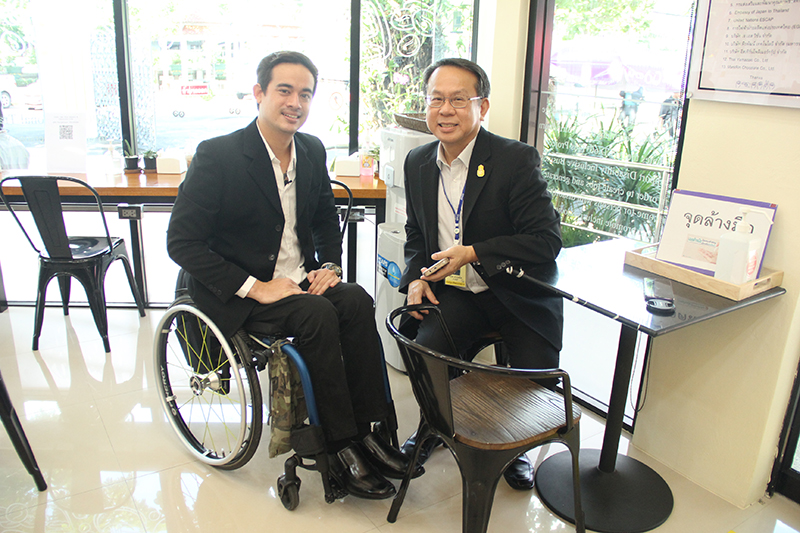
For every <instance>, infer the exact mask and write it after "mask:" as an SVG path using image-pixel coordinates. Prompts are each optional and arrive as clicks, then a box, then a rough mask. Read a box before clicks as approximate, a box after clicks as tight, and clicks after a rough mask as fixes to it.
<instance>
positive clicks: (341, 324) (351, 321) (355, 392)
mask: <svg viewBox="0 0 800 533" xmlns="http://www.w3.org/2000/svg"><path fill="white" fill-rule="evenodd" d="M304 283H305V286H304V285H303V284H301V287H303V288H304V289H305V288H307V282H304ZM245 329H247V330H248V331H251V332H258V333H263V334H267V335H275V334H280V335H284V336H287V337H294V338H295V339H294V344H295V345H296V346H297V350H298V351H299V352H300V354H301V355H302V356H303V360H304V361H305V363H306V365H307V366H308V371H309V374H310V377H311V384H312V386H313V387H314V395H315V396H316V403H317V409H318V411H319V415H320V419H321V423H322V428H323V431H324V433H325V437H326V439H327V440H328V442H332V441H338V440H343V439H347V438H351V437H354V436H356V434H357V433H358V429H357V425H358V426H362V427H363V425H365V424H369V423H370V422H374V421H377V420H382V419H384V418H386V416H387V414H388V402H387V397H386V387H385V384H384V372H385V368H384V367H383V365H384V362H383V357H382V352H381V347H380V339H379V337H378V331H377V329H376V326H375V311H374V307H373V301H372V297H371V296H370V295H369V294H368V293H367V292H366V291H364V289H363V288H362V287H361V286H359V285H357V284H355V283H339V284H338V285H336V286H335V287H331V288H329V289H328V290H327V291H325V293H324V294H323V295H322V296H316V295H311V294H298V295H294V296H289V297H287V298H284V299H282V300H279V301H277V302H275V303H272V304H267V305H261V304H259V305H257V306H256V307H255V308H254V309H253V312H252V313H251V314H250V318H249V319H248V321H247V323H246V324H245Z"/></svg>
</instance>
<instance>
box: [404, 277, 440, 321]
mask: <svg viewBox="0 0 800 533" xmlns="http://www.w3.org/2000/svg"><path fill="white" fill-rule="evenodd" d="M424 299H427V300H428V301H429V302H430V303H432V304H434V305H438V304H439V300H437V299H436V295H435V294H433V291H432V290H431V286H430V285H428V282H427V281H424V280H421V279H415V280H414V281H412V282H411V283H409V284H408V298H407V302H408V305H416V304H421V303H422V301H423V300H424ZM409 314H410V315H411V316H413V317H414V318H416V319H417V320H422V318H423V315H427V314H428V312H427V311H422V312H421V313H418V312H416V311H415V312H413V313H409Z"/></svg>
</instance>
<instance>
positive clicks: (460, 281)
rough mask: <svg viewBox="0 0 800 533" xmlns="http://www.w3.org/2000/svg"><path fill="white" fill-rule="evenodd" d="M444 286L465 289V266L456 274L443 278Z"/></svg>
mask: <svg viewBox="0 0 800 533" xmlns="http://www.w3.org/2000/svg"><path fill="white" fill-rule="evenodd" d="M444 284H445V285H450V286H452V287H466V286H467V265H464V266H462V267H461V268H460V269H459V270H458V272H453V273H452V274H450V275H449V276H447V277H446V278H444Z"/></svg>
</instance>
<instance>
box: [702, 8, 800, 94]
mask: <svg viewBox="0 0 800 533" xmlns="http://www.w3.org/2000/svg"><path fill="white" fill-rule="evenodd" d="M688 96H689V97H690V98H701V99H708V100H722V101H729V102H742V103H750V104H762V105H773V106H783V107H800V0H700V2H698V7H697V24H696V25H695V34H694V44H693V46H692V63H691V71H690V73H689V95H688Z"/></svg>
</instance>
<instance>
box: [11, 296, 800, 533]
mask: <svg viewBox="0 0 800 533" xmlns="http://www.w3.org/2000/svg"><path fill="white" fill-rule="evenodd" d="M161 314H162V311H159V310H150V311H149V312H148V315H147V317H146V318H141V319H140V318H139V317H138V315H137V314H136V312H135V311H134V310H120V309H116V310H110V311H109V322H110V326H109V328H110V334H111V347H112V350H113V351H112V353H111V354H105V353H103V345H102V342H101V341H100V337H99V335H98V334H97V331H96V329H95V326H94V323H93V321H92V318H91V315H90V313H89V311H88V309H85V308H77V309H74V310H73V311H71V314H70V317H69V318H64V317H63V316H62V315H61V312H60V310H58V309H55V308H51V309H48V310H47V313H46V316H45V328H44V334H43V336H42V338H41V342H40V350H39V351H37V352H33V351H31V349H30V343H31V331H32V326H33V310H32V309H31V308H20V307H14V308H11V309H10V310H8V311H6V312H4V313H2V314H0V369H1V370H2V373H3V378H4V379H5V381H6V384H7V386H8V389H9V392H10V394H11V398H12V401H13V402H14V404H15V406H16V410H17V413H18V414H19V416H20V418H21V420H22V423H23V425H24V427H25V431H26V432H27V435H28V438H29V440H30V442H31V445H32V446H33V449H34V452H35V454H36V458H37V460H38V462H39V465H40V466H41V468H42V470H43V472H44V476H45V478H46V480H47V482H48V484H49V488H48V490H47V491H45V492H42V493H39V492H37V491H36V489H35V487H34V484H33V480H32V479H31V477H30V476H29V475H28V474H27V472H26V471H25V469H24V468H23V466H22V463H21V462H20V461H19V459H18V458H17V456H16V454H15V453H14V450H13V448H12V446H11V443H10V441H9V440H8V438H7V436H6V434H5V433H4V432H0V531H2V532H4V533H17V532H26V533H27V532H49V531H59V532H71V531H76V532H93V531H104V532H105V531H108V532H148V533H152V532H162V531H169V532H182V531H209V532H215V533H216V532H229V531H237V532H251V531H297V532H318V531H319V532H325V533H338V532H342V533H360V532H381V533H388V532H393V533H395V532H396V533H400V532H406V531H407V532H415V533H416V532H422V531H436V532H437V533H450V532H452V533H456V532H459V531H461V494H460V493H461V487H460V481H459V476H458V471H457V467H456V464H455V462H454V460H453V459H452V457H451V456H450V454H449V453H447V452H444V451H437V453H435V454H434V455H433V457H432V458H431V460H430V461H429V462H428V464H427V465H426V468H427V474H426V475H425V476H424V477H422V478H420V479H418V480H416V481H415V482H414V483H413V484H412V485H411V489H410V491H409V494H408V497H407V499H406V503H405V505H404V506H403V509H402V511H401V513H400V517H399V519H398V521H397V522H396V523H395V524H389V523H387V522H386V513H387V512H388V509H389V505H390V502H389V501H378V502H375V501H366V500H358V499H356V498H352V497H348V498H345V499H343V500H340V501H337V502H335V503H333V504H331V505H328V504H325V503H324V499H323V497H322V486H321V483H320V480H319V476H318V475H317V474H315V473H311V472H305V471H301V477H302V479H303V485H302V489H301V491H300V500H301V501H300V506H299V507H298V509H297V510H295V511H293V512H290V511H287V510H285V509H284V508H283V506H282V505H281V503H280V500H279V499H278V498H277V497H276V491H275V484H276V483H275V482H276V479H277V477H278V475H279V474H280V473H281V472H282V468H283V460H282V459H280V458H279V459H272V460H270V459H269V458H268V457H267V453H266V445H262V446H261V448H260V450H259V452H258V453H257V454H256V456H255V457H254V458H253V460H252V461H251V462H250V463H249V464H247V465H246V466H245V467H243V468H241V469H240V470H236V471H232V472H226V471H221V470H215V469H213V468H211V467H208V466H206V465H204V464H202V463H199V462H197V461H195V460H194V459H193V458H192V456H190V455H189V454H188V452H185V451H184V450H183V449H182V445H181V444H180V442H179V441H178V439H177V437H176V436H175V435H174V434H173V432H172V429H171V427H170V426H169V424H168V422H167V421H166V420H165V418H164V416H163V415H162V411H161V407H160V405H159V403H158V398H157V395H156V392H155V389H154V387H153V376H152V374H153V365H152V363H151V353H152V339H153V328H154V325H155V324H156V322H157V320H158V318H159V317H160V316H161ZM390 376H391V381H392V390H393V392H394V397H395V402H396V407H397V411H398V416H399V419H400V436H401V438H404V437H406V436H407V435H408V434H409V433H410V432H411V431H412V430H413V428H414V426H415V425H416V422H417V415H418V410H417V407H416V405H415V403H414V399H413V397H412V395H411V392H410V389H409V387H408V384H407V382H406V378H405V377H404V376H402V375H401V374H399V373H397V372H394V371H391V370H390ZM581 429H582V438H583V441H584V443H585V447H587V448H597V447H599V445H600V442H601V440H602V430H603V425H602V421H598V420H597V419H596V418H594V417H592V416H589V415H585V416H584V419H583V421H582V428H581ZM621 449H622V451H623V453H629V454H630V455H632V456H636V457H637V458H638V459H640V460H642V461H644V462H645V463H647V464H648V465H650V466H651V467H652V468H654V469H655V470H656V471H657V472H659V473H660V474H661V475H662V476H663V477H664V478H665V479H666V480H667V482H668V483H669V485H670V487H671V489H672V491H673V493H674V496H675V508H674V511H673V513H672V515H671V516H670V517H669V519H668V520H667V521H666V523H665V524H663V525H662V526H661V527H659V528H658V529H656V530H655V531H657V532H658V533H694V532H698V533H716V532H719V533H728V532H731V531H734V532H735V533H797V532H800V506H798V505H796V504H795V503H793V502H790V501H788V500H786V499H785V498H783V497H781V496H776V497H774V498H772V499H764V500H763V501H762V502H760V503H758V504H756V505H753V506H751V507H750V508H748V509H744V510H740V509H738V508H736V507H734V506H732V505H730V504H728V503H726V502H724V501H723V500H721V499H719V498H717V497H716V496H714V495H713V494H710V493H709V492H707V491H705V490H703V489H702V488H700V487H698V486H697V485H695V484H693V483H691V482H690V481H688V480H687V479H685V478H683V477H682V476H680V475H678V474H676V473H675V472H672V471H671V470H669V469H667V468H665V467H664V466H663V465H661V464H659V463H657V462H655V461H653V460H652V459H650V458H649V457H647V456H644V455H643V454H641V453H639V452H638V451H637V450H635V449H633V448H632V447H631V448H630V449H629V448H628V442H627V439H626V438H623V442H622V445H621ZM559 450H560V447H559V446H553V447H552V450H546V449H545V450H534V451H532V452H530V456H531V458H532V459H535V460H536V461H537V462H539V461H541V460H542V459H543V458H544V457H545V456H546V455H547V454H549V453H551V452H554V451H559ZM489 531H494V532H500V531H503V532H512V533H518V532H524V531H531V532H532V531H537V532H543V531H549V532H552V531H574V528H573V527H572V526H570V525H568V524H565V523H563V522H562V521H560V520H559V519H557V518H555V517H554V516H553V515H552V514H551V513H550V512H549V511H548V510H547V509H546V508H544V507H543V506H542V504H541V503H540V501H539V499H538V498H537V495H536V491H535V490H534V491H531V492H516V491H513V490H511V489H509V488H508V487H507V486H506V485H505V483H503V482H501V483H500V485H499V487H498V490H497V494H496V497H495V503H494V508H493V512H492V519H491V523H490V525H489Z"/></svg>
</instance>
